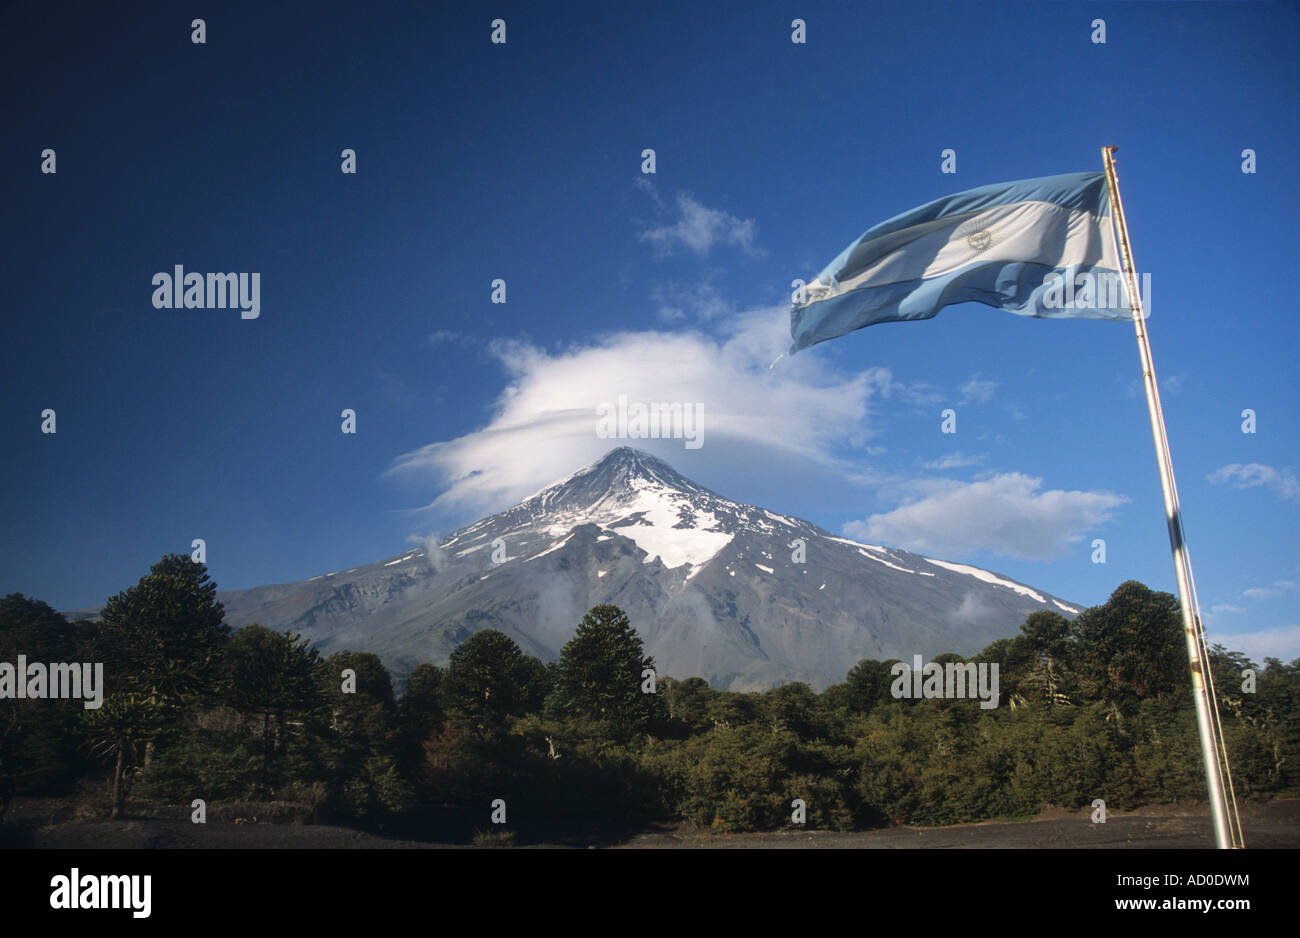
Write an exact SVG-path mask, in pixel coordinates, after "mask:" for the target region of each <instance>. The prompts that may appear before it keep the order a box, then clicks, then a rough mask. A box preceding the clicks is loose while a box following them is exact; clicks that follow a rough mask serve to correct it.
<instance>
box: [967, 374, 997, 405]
mask: <svg viewBox="0 0 1300 938" xmlns="http://www.w3.org/2000/svg"><path fill="white" fill-rule="evenodd" d="M997 389H998V383H997V382H996V381H990V380H988V379H987V378H980V377H974V378H971V379H970V380H969V381H967V382H966V383H965V384H963V385H962V386H961V387H960V388H959V389H958V390H960V391H961V397H962V403H963V404H969V403H970V402H971V401H974V402H975V403H977V404H987V403H988V402H989V401H991V400H993V395H994V393H995V392H996V391H997Z"/></svg>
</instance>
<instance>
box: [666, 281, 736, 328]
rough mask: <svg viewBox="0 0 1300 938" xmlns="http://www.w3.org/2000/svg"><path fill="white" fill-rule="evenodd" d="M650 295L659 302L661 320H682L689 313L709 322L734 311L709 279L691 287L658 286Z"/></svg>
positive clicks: (667, 321)
mask: <svg viewBox="0 0 1300 938" xmlns="http://www.w3.org/2000/svg"><path fill="white" fill-rule="evenodd" d="M650 295H651V298H652V299H653V300H654V301H655V302H656V303H657V304H659V308H658V309H657V310H656V313H657V315H658V317H659V320H660V321H661V322H666V323H670V322H680V321H681V320H684V319H685V318H686V317H687V315H688V314H689V315H691V316H694V317H695V318H697V319H700V320H702V321H704V322H708V321H710V320H713V319H719V318H722V317H724V316H729V315H731V314H732V313H733V312H734V310H733V309H732V306H731V304H730V303H728V302H727V301H726V299H725V298H723V296H722V294H721V293H719V292H718V288H717V287H715V286H714V285H713V284H712V283H711V282H710V281H708V280H702V281H700V282H699V283H697V284H695V285H694V286H693V287H690V288H683V287H678V286H665V287H657V288H655V289H654V291H652V293H651V294H650Z"/></svg>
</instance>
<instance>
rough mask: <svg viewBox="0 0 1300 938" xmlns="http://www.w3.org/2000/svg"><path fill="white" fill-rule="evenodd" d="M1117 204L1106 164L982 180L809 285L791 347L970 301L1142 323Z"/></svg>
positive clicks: (866, 238)
mask: <svg viewBox="0 0 1300 938" xmlns="http://www.w3.org/2000/svg"><path fill="white" fill-rule="evenodd" d="M1110 212H1111V210H1110V193H1109V192H1108V191H1107V187H1106V174H1105V173H1070V174H1067V175H1062V176H1044V177H1042V178H1039V179H1022V180H1019V181H1017V182H1003V183H997V184H995V185H991V186H981V187H980V188H978V189H970V190H968V191H966V192H958V193H957V194H956V195H950V196H947V197H946V198H942V199H937V200H935V201H934V202H930V203H928V204H926V205H922V206H921V207H920V208H914V209H912V210H911V211H910V212H904V213H903V214H902V215H898V216H895V217H894V218H891V219H889V220H888V221H884V222H881V223H880V224H879V225H876V226H875V227H874V228H872V229H871V230H870V231H868V232H867V233H866V234H864V235H863V236H862V237H860V238H858V239H857V240H856V241H854V242H853V243H852V244H850V245H849V246H848V247H847V248H845V249H844V251H843V252H842V253H841V254H840V256H839V257H837V258H835V260H833V261H831V262H830V264H828V265H827V266H826V269H825V270H823V271H822V272H821V274H820V275H819V276H818V277H817V279H816V280H815V281H814V282H813V283H811V284H809V285H808V286H807V287H806V288H804V291H803V292H804V294H805V295H804V296H803V297H800V298H798V301H796V303H795V304H794V308H793V309H792V310H791V312H790V336H791V338H792V339H793V340H794V341H793V344H792V345H791V346H790V352H791V354H793V353H795V352H797V351H799V350H800V349H805V348H808V346H810V345H816V344H817V343H818V342H825V341H826V340H827V339H834V338H837V337H839V336H842V335H845V334H846V333H849V332H852V331H854V330H855V329H862V328H864V327H866V326H871V325H875V324H876V323H878V322H904V321H907V320H912V319H929V318H931V317H932V316H934V315H936V314H937V313H938V312H939V310H940V309H942V308H943V307H945V306H951V305H952V304H954V303H965V302H969V301H973V302H976V303H984V304H985V305H987V306H994V307H997V308H998V309H1004V310H1006V311H1007V312H1009V313H1016V314H1018V315H1021V316H1034V317H1037V318H1045V319H1115V320H1131V319H1132V316H1133V314H1132V309H1131V307H1130V306H1129V300H1128V295H1127V292H1126V290H1125V289H1124V284H1123V278H1122V277H1121V276H1120V273H1119V266H1120V265H1119V260H1118V258H1117V256H1116V252H1115V243H1114V239H1113V238H1112V236H1111V217H1110ZM1147 313H1148V314H1149V310H1148V311H1147Z"/></svg>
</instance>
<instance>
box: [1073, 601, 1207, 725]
mask: <svg viewBox="0 0 1300 938" xmlns="http://www.w3.org/2000/svg"><path fill="white" fill-rule="evenodd" d="M1071 633H1072V634H1071V639H1072V641H1071V642H1070V647H1071V650H1072V657H1073V663H1074V670H1075V673H1076V674H1077V675H1078V680H1079V689H1080V690H1081V691H1082V693H1083V694H1084V695H1085V696H1087V697H1088V698H1089V699H1092V700H1100V701H1103V702H1104V703H1106V704H1109V705H1110V706H1111V708H1112V712H1113V713H1115V714H1116V716H1117V717H1122V716H1126V715H1128V714H1129V713H1130V712H1132V711H1133V710H1134V709H1135V707H1136V705H1137V704H1138V703H1139V702H1140V701H1143V700H1148V699H1152V698H1155V697H1160V696H1167V695H1173V694H1180V695H1182V696H1183V697H1184V698H1186V699H1189V700H1190V694H1191V677H1190V674H1189V671H1188V667H1187V648H1186V645H1185V644H1184V638H1183V625H1182V617H1181V615H1180V613H1179V607H1178V599H1177V597H1175V596H1172V595H1170V594H1169V593H1157V592H1153V591H1151V590H1149V589H1147V588H1146V587H1145V586H1143V585H1142V584H1141V583H1138V582H1136V581H1134V580H1129V581H1128V582H1126V583H1122V584H1120V586H1119V588H1118V589H1116V590H1115V592H1114V593H1112V594H1111V597H1110V599H1109V600H1108V601H1107V602H1106V604H1105V605H1102V606H1093V607H1092V608H1091V609H1085V610H1084V611H1083V612H1081V613H1080V614H1079V616H1078V618H1076V619H1075V620H1074V622H1073V623H1072V626H1071Z"/></svg>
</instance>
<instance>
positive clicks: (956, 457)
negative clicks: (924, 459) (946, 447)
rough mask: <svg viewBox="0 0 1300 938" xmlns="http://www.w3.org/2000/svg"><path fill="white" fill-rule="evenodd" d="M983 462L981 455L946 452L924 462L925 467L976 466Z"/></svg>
mask: <svg viewBox="0 0 1300 938" xmlns="http://www.w3.org/2000/svg"><path fill="white" fill-rule="evenodd" d="M982 462H984V457H983V456H967V455H966V454H965V453H961V452H957V453H948V454H947V455H946V456H943V457H941V458H939V459H934V460H931V461H930V462H928V463H925V465H924V468H926V469H965V468H966V467H967V466H978V465H979V464H980V463H982Z"/></svg>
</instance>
